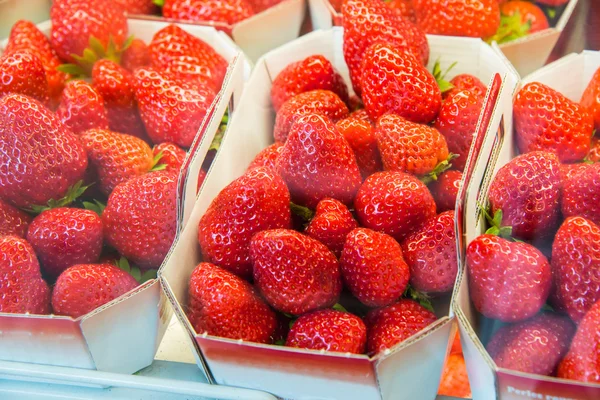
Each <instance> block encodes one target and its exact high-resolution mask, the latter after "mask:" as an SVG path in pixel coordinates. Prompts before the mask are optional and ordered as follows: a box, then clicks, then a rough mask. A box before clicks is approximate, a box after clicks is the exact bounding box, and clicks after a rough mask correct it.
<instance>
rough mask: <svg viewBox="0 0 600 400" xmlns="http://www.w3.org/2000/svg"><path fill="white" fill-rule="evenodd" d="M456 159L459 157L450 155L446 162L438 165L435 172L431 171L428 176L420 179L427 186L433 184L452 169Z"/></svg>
mask: <svg viewBox="0 0 600 400" xmlns="http://www.w3.org/2000/svg"><path fill="white" fill-rule="evenodd" d="M456 157H458V154H454V153H449V154H448V157H447V158H446V159H445V160H444V161H441V162H439V163H438V165H436V166H435V168H434V169H433V171H431V172H430V173H428V174H427V175H424V176H422V177H421V178H419V179H420V180H421V182H423V183H424V184H426V185H428V184H430V183H431V182H434V181H437V180H438V178H439V177H440V175H442V174H443V173H444V172H446V171H447V170H449V169H450V168H452V163H451V161H452V160H454V159H455V158H456Z"/></svg>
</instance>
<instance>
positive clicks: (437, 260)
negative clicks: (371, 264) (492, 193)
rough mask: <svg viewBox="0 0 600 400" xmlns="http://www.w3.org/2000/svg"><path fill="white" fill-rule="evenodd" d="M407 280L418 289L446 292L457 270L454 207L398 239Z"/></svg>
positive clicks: (428, 291)
mask: <svg viewBox="0 0 600 400" xmlns="http://www.w3.org/2000/svg"><path fill="white" fill-rule="evenodd" d="M402 251H403V253H404V259H405V260H406V263H407V264H408V266H409V267H410V284H411V285H412V286H413V287H414V288H415V289H417V290H418V291H420V292H425V293H447V292H449V291H451V290H452V288H453V287H454V281H455V280H456V274H457V273H458V265H457V261H456V258H457V255H456V233H455V232H454V211H446V212H443V213H441V214H439V215H437V216H436V217H435V218H431V219H430V220H429V221H427V222H426V223H425V224H424V225H423V226H422V227H421V228H420V229H419V230H417V231H415V232H413V233H412V234H410V235H409V236H408V237H407V238H406V239H405V240H404V241H403V242H402Z"/></svg>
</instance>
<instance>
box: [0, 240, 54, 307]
mask: <svg viewBox="0 0 600 400" xmlns="http://www.w3.org/2000/svg"><path fill="white" fill-rule="evenodd" d="M0 312H2V313H17V314H24V313H31V314H50V289H49V288H48V284H46V282H45V281H44V280H43V279H42V275H41V273H40V264H39V263H38V260H37V258H36V257H35V253H34V251H33V248H31V245H30V244H29V243H27V241H26V240H25V239H21V238H19V237H17V236H11V235H6V236H0Z"/></svg>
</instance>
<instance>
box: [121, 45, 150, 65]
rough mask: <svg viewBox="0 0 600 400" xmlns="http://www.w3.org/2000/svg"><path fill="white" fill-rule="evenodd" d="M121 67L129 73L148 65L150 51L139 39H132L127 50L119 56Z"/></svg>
mask: <svg viewBox="0 0 600 400" xmlns="http://www.w3.org/2000/svg"><path fill="white" fill-rule="evenodd" d="M121 65H122V66H123V68H125V69H126V70H128V71H129V72H133V71H135V70H136V69H138V68H140V67H146V66H148V65H150V50H149V49H148V45H147V44H146V43H144V41H143V40H141V39H137V38H136V39H133V40H132V41H131V44H130V45H129V47H128V48H126V49H125V51H124V52H123V54H121Z"/></svg>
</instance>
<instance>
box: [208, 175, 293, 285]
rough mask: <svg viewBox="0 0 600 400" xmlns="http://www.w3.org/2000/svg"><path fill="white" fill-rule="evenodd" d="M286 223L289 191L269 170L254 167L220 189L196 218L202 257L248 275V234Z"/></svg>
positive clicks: (285, 224) (289, 223) (239, 273)
mask: <svg viewBox="0 0 600 400" xmlns="http://www.w3.org/2000/svg"><path fill="white" fill-rule="evenodd" d="M290 227H291V213H290V194H289V191H288V189H287V187H286V186H285V183H284V182H283V180H282V179H281V178H280V177H279V176H278V175H277V174H275V172H274V171H273V170H271V169H268V168H265V167H257V168H255V169H252V170H249V171H248V172H246V173H245V174H244V175H242V176H241V177H240V178H238V179H236V180H235V181H233V182H231V183H230V184H229V185H227V187H225V188H224V189H223V190H221V192H220V193H219V194H218V195H217V197H215V198H214V199H213V201H212V203H211V204H210V206H209V207H208V209H207V210H206V212H205V213H204V215H203V216H202V218H200V222H199V224H198V242H199V243H200V250H201V251H202V258H203V260H205V261H207V262H210V263H213V264H215V265H217V266H219V267H221V268H224V269H226V270H228V271H231V272H233V273H235V274H237V275H239V276H242V277H244V278H249V277H250V276H251V275H252V263H251V260H250V253H249V249H250V239H251V238H252V236H253V235H254V234H256V233H257V232H260V231H263V230H266V229H275V228H290Z"/></svg>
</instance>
